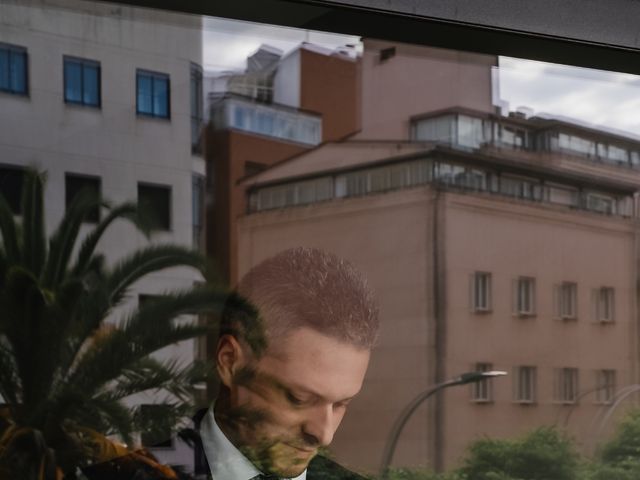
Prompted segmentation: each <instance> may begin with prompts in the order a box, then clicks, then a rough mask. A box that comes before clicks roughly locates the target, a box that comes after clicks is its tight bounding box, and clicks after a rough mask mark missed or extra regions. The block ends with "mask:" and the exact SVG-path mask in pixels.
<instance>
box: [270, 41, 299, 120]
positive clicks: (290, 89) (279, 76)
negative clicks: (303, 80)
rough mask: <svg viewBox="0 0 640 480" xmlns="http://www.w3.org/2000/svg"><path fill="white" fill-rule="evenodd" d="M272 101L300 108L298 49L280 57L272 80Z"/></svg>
mask: <svg viewBox="0 0 640 480" xmlns="http://www.w3.org/2000/svg"><path fill="white" fill-rule="evenodd" d="M273 101H274V102H275V103H281V104H283V105H289V106H290V107H294V108H300V50H299V49H297V50H295V51H294V52H292V53H290V54H289V55H287V56H286V57H285V58H283V59H282V61H281V62H280V65H279V66H278V70H277V72H276V76H275V78H274V80H273Z"/></svg>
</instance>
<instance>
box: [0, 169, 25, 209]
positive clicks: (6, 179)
mask: <svg viewBox="0 0 640 480" xmlns="http://www.w3.org/2000/svg"><path fill="white" fill-rule="evenodd" d="M23 183H24V169H22V168H21V167H13V166H6V165H3V166H0V194H2V196H3V197H4V199H5V201H6V202H7V204H8V205H9V208H10V209H11V211H12V212H13V214H14V215H20V214H21V213H22V185H23Z"/></svg>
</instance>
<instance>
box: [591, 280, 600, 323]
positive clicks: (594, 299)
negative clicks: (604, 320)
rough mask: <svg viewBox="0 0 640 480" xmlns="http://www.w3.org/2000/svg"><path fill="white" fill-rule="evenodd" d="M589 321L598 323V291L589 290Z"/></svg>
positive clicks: (595, 289)
mask: <svg viewBox="0 0 640 480" xmlns="http://www.w3.org/2000/svg"><path fill="white" fill-rule="evenodd" d="M591 321H592V322H594V323H597V322H599V321H600V289H599V288H592V289H591Z"/></svg>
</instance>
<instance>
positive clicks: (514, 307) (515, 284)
mask: <svg viewBox="0 0 640 480" xmlns="http://www.w3.org/2000/svg"><path fill="white" fill-rule="evenodd" d="M519 286H520V285H519V281H518V278H514V279H513V280H511V313H512V314H513V316H518V314H519V313H520V308H519V307H520V305H519V302H518V298H519V297H520V289H519Z"/></svg>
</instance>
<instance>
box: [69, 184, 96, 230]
mask: <svg viewBox="0 0 640 480" xmlns="http://www.w3.org/2000/svg"><path fill="white" fill-rule="evenodd" d="M64 183H65V207H66V208H67V209H68V208H69V206H70V205H71V203H72V202H73V201H74V200H75V198H76V197H77V196H78V195H79V194H80V193H83V194H86V195H93V196H94V197H95V198H98V199H99V198H100V186H101V180H100V177H93V176H89V175H74V174H70V173H67V174H66V175H65V178H64ZM84 220H85V221H86V222H91V223H97V222H99V221H100V207H99V206H96V207H95V208H94V209H93V210H92V211H91V212H90V213H89V214H88V215H87V216H86V217H85V219H84Z"/></svg>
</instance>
